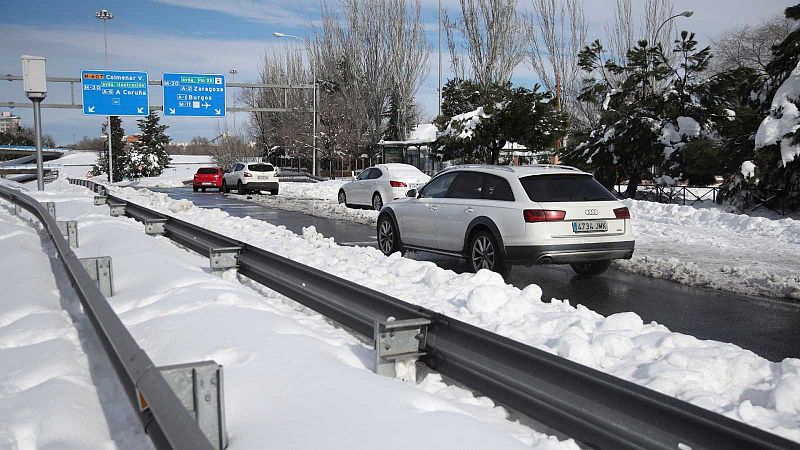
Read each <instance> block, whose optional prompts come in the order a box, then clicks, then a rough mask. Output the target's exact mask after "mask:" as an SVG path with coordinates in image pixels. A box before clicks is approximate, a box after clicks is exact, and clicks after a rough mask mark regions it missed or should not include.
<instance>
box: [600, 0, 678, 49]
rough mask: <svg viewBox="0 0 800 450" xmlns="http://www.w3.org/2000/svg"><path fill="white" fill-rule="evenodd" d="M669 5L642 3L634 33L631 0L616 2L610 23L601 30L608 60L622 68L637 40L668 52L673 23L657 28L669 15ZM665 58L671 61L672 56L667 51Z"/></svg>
mask: <svg viewBox="0 0 800 450" xmlns="http://www.w3.org/2000/svg"><path fill="white" fill-rule="evenodd" d="M672 3H673V0H646V1H645V2H644V3H643V10H642V14H641V16H640V18H639V20H638V29H637V21H636V20H635V19H634V15H633V7H632V5H631V0H616V5H615V8H614V19H613V21H612V22H611V23H609V24H606V26H605V31H606V42H608V50H609V54H610V57H611V58H612V59H613V60H614V61H616V62H618V63H620V64H625V62H626V60H627V58H626V54H627V52H628V49H630V48H631V47H633V46H634V45H635V44H636V41H639V40H646V41H647V42H648V43H649V44H650V45H657V44H661V46H662V47H663V48H665V49H671V48H672V42H673V38H672V35H673V34H674V30H675V26H674V23H673V22H667V23H666V24H665V25H664V26H663V27H662V26H661V24H663V23H664V22H665V21H666V20H667V19H669V18H670V17H671V16H672V15H673V10H674V8H673V6H672ZM659 27H660V29H659ZM656 32H658V35H657V36H656ZM665 54H667V56H668V57H670V58H671V57H672V52H669V51H668V52H665Z"/></svg>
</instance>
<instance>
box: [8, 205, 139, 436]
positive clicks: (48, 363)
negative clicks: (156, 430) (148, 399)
mask: <svg viewBox="0 0 800 450" xmlns="http://www.w3.org/2000/svg"><path fill="white" fill-rule="evenodd" d="M40 197H48V199H50V198H53V199H55V198H57V199H58V200H65V197H64V196H47V195H45V196H40ZM60 205H61V203H60ZM11 211H13V207H11V206H10V204H9V203H6V202H4V201H0V289H2V291H3V294H2V301H0V448H7V449H35V448H74V449H79V448H80V449H108V448H115V447H116V448H125V449H137V448H152V447H151V446H150V444H149V440H148V439H147V437H146V436H145V435H144V433H143V431H142V427H141V424H140V422H139V420H138V418H137V417H136V416H135V415H134V413H133V410H132V408H131V406H130V403H129V402H128V398H127V397H126V396H125V393H124V392H123V391H122V388H121V386H120V385H119V382H118V381H117V379H116V375H115V373H114V371H113V368H112V366H111V364H110V362H109V361H108V359H107V358H106V357H105V354H104V353H103V351H102V347H101V346H100V344H99V341H98V340H97V338H96V336H95V335H94V332H93V331H92V328H91V325H90V324H89V321H88V320H87V319H86V318H85V317H84V316H83V313H82V311H81V309H80V306H79V303H78V298H77V296H76V295H75V294H74V292H73V291H72V288H71V286H70V283H69V280H68V279H67V278H66V274H65V272H64V270H63V268H62V267H61V266H60V265H59V263H58V262H56V263H55V264H52V263H53V262H54V261H57V260H55V259H51V257H54V255H55V248H54V247H53V246H52V244H50V241H49V238H47V239H45V240H44V241H43V240H42V239H41V237H40V228H41V226H40V225H39V222H38V221H32V219H29V220H24V219H20V218H19V217H16V216H13V215H12V214H11ZM24 216H28V214H27V213H24ZM28 217H29V216H28ZM43 246H44V248H43ZM51 264H52V265H51Z"/></svg>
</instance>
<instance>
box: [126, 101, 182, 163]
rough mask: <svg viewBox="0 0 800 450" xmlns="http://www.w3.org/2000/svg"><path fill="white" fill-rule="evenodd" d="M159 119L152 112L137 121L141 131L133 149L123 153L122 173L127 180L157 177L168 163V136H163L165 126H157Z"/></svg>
mask: <svg viewBox="0 0 800 450" xmlns="http://www.w3.org/2000/svg"><path fill="white" fill-rule="evenodd" d="M158 121H159V117H158V114H156V113H155V112H154V111H150V114H148V115H147V117H145V118H143V119H139V120H138V121H137V122H138V124H139V129H140V130H141V131H142V134H141V136H140V137H139V140H138V141H136V142H135V143H134V144H133V148H131V149H130V150H128V151H126V152H125V156H124V161H123V171H124V174H125V176H126V177H128V178H141V177H157V176H159V175H161V172H163V171H164V168H165V167H167V165H168V164H169V162H170V157H169V153H167V145H168V144H169V141H170V139H169V136H167V135H166V134H165V131H166V129H167V128H168V126H167V125H159V123H158Z"/></svg>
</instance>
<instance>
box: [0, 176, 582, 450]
mask: <svg viewBox="0 0 800 450" xmlns="http://www.w3.org/2000/svg"><path fill="white" fill-rule="evenodd" d="M51 189H60V190H61V192H59V193H57V194H56V193H51V192H47V193H32V194H33V195H35V196H36V197H38V198H40V199H44V200H49V201H55V202H57V211H58V214H59V217H61V218H64V219H75V220H78V223H79V229H80V238H81V242H80V248H78V249H76V252H77V253H78V255H79V256H81V257H86V256H96V255H101V254H102V255H109V256H111V257H112V258H113V263H114V281H115V290H116V293H115V295H114V296H113V297H111V298H110V302H111V304H112V306H113V307H114V309H115V311H116V312H117V313H118V314H119V316H120V318H121V319H122V321H123V323H124V324H125V326H126V327H128V329H129V330H130V331H131V334H132V335H133V336H134V338H135V339H136V340H137V343H138V344H139V345H140V346H141V347H142V348H143V349H144V350H145V351H146V352H147V353H148V354H149V355H150V357H151V358H152V359H153V360H154V362H155V363H156V364H157V365H168V364H176V363H182V362H190V361H203V360H215V361H217V362H218V363H220V364H222V365H223V366H224V371H225V372H224V374H225V386H224V387H225V403H226V410H225V414H226V422H227V428H228V433H229V438H230V447H229V448H230V449H231V450H236V449H256V448H293V449H302V448H308V449H318V448H330V447H331V446H333V447H335V448H352V449H374V448H386V449H405V448H415V447H416V448H498V449H500V448H502V449H522V448H528V449H530V448H534V449H539V450H577V449H578V446H577V445H576V444H575V442H574V441H572V440H564V441H559V440H558V439H557V438H555V437H553V436H548V435H545V434H542V433H539V432H536V431H534V430H532V429H531V428H528V427H526V426H523V425H521V424H519V423H517V422H514V421H510V420H509V419H508V417H509V415H508V412H507V411H506V410H505V409H504V408H502V407H499V406H496V405H495V404H494V402H493V401H491V400H490V399H488V398H485V397H476V396H474V395H473V394H472V393H471V392H469V391H467V390H465V389H462V388H459V387H457V386H452V385H447V384H446V383H444V382H443V381H442V379H441V377H440V376H438V375H435V374H434V375H432V376H429V377H427V378H426V379H425V380H424V381H423V382H422V383H421V384H420V385H415V384H412V383H405V382H401V381H398V380H394V379H389V378H386V377H382V376H378V375H375V374H373V373H372V371H371V366H372V358H373V356H372V349H371V347H369V346H367V345H365V344H364V343H363V342H362V341H360V340H358V339H357V338H355V337H354V336H352V335H350V334H348V333H347V332H346V331H344V330H342V329H340V328H337V327H335V326H333V325H331V324H330V322H329V321H328V320H327V319H325V318H324V317H322V316H320V315H318V314H316V313H314V312H312V311H309V310H307V309H306V308H304V307H302V306H300V305H298V304H296V303H294V302H292V301H290V300H288V299H286V298H285V297H283V296H281V295H279V294H277V293H275V292H274V291H272V290H270V289H267V288H265V287H263V286H260V285H257V284H255V283H252V282H251V281H249V280H246V279H244V278H241V277H238V276H237V275H236V273H235V271H228V272H225V273H224V274H223V275H222V276H221V277H220V276H216V275H213V274H211V273H209V271H208V264H209V263H208V259H207V258H206V257H204V256H201V255H197V254H195V253H193V252H189V251H186V250H184V249H181V248H180V247H178V246H176V245H174V244H173V243H172V242H171V241H170V240H168V239H166V238H163V237H151V236H147V235H146V234H144V232H143V229H142V225H141V224H140V223H137V222H135V221H133V220H132V219H128V218H122V217H118V218H115V217H109V216H108V208H107V207H106V206H94V205H93V201H92V193H91V192H90V191H88V190H86V189H84V188H79V187H77V186H69V185H66V184H65V183H62V182H59V183H57V184H56V185H55V186H52V187H51ZM131 191H133V190H132V189H127V188H126V189H125V190H124V192H131ZM143 192H149V191H146V190H143ZM171 206H172V207H173V208H174V209H177V210H180V209H185V208H187V207H188V206H189V205H187V202H175V203H174V204H173V205H171ZM285 232H286V231H285V230H283V233H285ZM289 234H291V233H289ZM287 236H288V235H287ZM291 236H292V240H293V241H294V242H297V243H299V242H302V241H303V239H302V238H300V237H297V236H295V235H291ZM37 239H38V238H37ZM0 253H2V252H0ZM42 271H43V269H39V270H36V271H33V270H31V271H29V272H26V276H27V277H31V276H35V275H34V274H37V273H39V272H42ZM20 298H21V299H25V298H26V297H24V296H21V297H20ZM0 317H1V316H0ZM39 356H41V355H39ZM65 356H67V355H65ZM2 376H3V374H2V373H0V377H2ZM15 376H16V375H15ZM19 376H22V375H21V374H20V375H19ZM27 376H28V377H29V378H30V377H32V375H27ZM0 392H2V391H0ZM48 400H50V399H48ZM54 400H56V401H57V402H58V403H57V404H56V406H58V407H61V406H62V405H61V403H60V399H54ZM36 402H39V403H44V405H47V406H50V407H53V405H52V404H51V402H50V401H48V402H44V400H43V399H37V400H36ZM44 405H41V407H44ZM25 406H26V407H30V408H34V407H39V406H40V405H39V404H38V403H35V404H32V405H30V406H29V405H25ZM125 407H126V408H128V409H129V408H130V406H129V405H127V404H126V405H125ZM116 411H117V410H116V409H114V410H113V412H116ZM6 417H7V416H5V412H4V411H3V410H2V406H0V424H2V423H4V422H6ZM75 417H78V418H80V419H81V421H83V420H85V416H83V415H80V414H75ZM309 423H312V424H314V426H313V430H311V432H309V425H308V424H309ZM75 428H80V427H78V426H77V424H75ZM83 428H84V429H87V428H89V426H84V427H83ZM408 430H414V432H413V433H408ZM33 432H35V431H33ZM401 435H402V436H403V438H402V439H387V436H401ZM0 438H2V433H0ZM0 442H2V440H0ZM90 442H91V441H90ZM76 447H79V448H85V447H82V446H80V445H78V446H76ZM121 447H122V448H130V447H129V446H126V445H121Z"/></svg>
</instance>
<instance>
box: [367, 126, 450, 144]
mask: <svg viewBox="0 0 800 450" xmlns="http://www.w3.org/2000/svg"><path fill="white" fill-rule="evenodd" d="M438 132H439V129H438V128H436V125H434V124H432V123H421V124H419V125H417V126H415V127H414V129H413V130H411V134H409V135H408V139H406V140H405V141H385V140H381V141H380V142H378V144H379V145H424V144H430V143H432V142H433V141H435V140H436V134H437V133H438Z"/></svg>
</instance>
